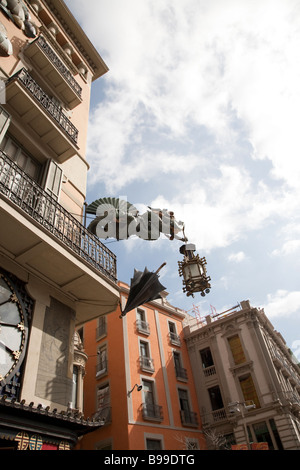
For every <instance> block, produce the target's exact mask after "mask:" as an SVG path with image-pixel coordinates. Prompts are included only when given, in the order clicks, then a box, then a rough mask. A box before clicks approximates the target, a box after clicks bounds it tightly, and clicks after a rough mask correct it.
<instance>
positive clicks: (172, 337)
mask: <svg viewBox="0 0 300 470" xmlns="http://www.w3.org/2000/svg"><path fill="white" fill-rule="evenodd" d="M169 339H170V343H171V344H173V345H174V346H181V341H180V337H179V335H178V334H177V333H174V332H172V331H170V332H169Z"/></svg>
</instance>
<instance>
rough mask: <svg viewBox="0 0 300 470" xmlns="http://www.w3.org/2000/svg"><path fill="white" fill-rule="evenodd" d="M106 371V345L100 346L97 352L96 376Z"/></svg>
mask: <svg viewBox="0 0 300 470" xmlns="http://www.w3.org/2000/svg"><path fill="white" fill-rule="evenodd" d="M106 372H107V348H106V345H104V346H101V347H100V348H99V349H98V352H97V366H96V377H99V376H101V375H103V374H105V373H106Z"/></svg>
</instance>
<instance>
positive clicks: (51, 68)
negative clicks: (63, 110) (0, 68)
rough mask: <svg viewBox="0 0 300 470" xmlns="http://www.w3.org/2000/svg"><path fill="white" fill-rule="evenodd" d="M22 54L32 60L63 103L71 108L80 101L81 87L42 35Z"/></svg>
mask: <svg viewBox="0 0 300 470" xmlns="http://www.w3.org/2000/svg"><path fill="white" fill-rule="evenodd" d="M24 55H25V56H26V57H28V58H30V60H31V61H32V63H33V65H34V68H35V69H36V70H38V71H39V72H40V73H41V75H42V76H43V78H44V79H45V80H46V82H47V83H48V84H49V85H50V86H51V87H52V88H53V89H55V92H56V93H57V95H58V96H59V97H60V99H61V101H62V102H63V103H66V105H67V106H68V107H69V108H70V109H73V108H74V107H75V106H77V105H78V104H80V103H81V102H82V99H81V94H82V88H81V87H80V85H79V84H78V83H77V81H76V80H75V78H74V76H73V74H72V73H71V72H70V70H69V68H68V67H67V66H66V65H65V64H64V62H63V60H62V59H61V58H60V57H59V56H58V54H57V53H56V52H55V51H54V50H53V48H52V47H51V46H50V44H49V43H48V42H47V40H46V39H45V38H44V37H43V36H39V37H38V38H37V39H35V40H34V41H33V42H31V43H30V44H28V45H27V46H26V48H25V49H24Z"/></svg>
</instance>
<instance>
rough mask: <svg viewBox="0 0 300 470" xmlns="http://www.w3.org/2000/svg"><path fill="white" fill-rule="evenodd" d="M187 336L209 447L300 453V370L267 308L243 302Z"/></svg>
mask: <svg viewBox="0 0 300 470" xmlns="http://www.w3.org/2000/svg"><path fill="white" fill-rule="evenodd" d="M184 334H185V339H186V342H187V347H188V351H189V356H190V360H191V365H192V370H193V376H194V381H195V386H196V390H197V396H198V403H199V408H200V414H201V419H202V423H203V429H204V432H205V434H206V437H207V442H208V448H211V449H214V448H217V449H222V448H237V447H238V448H248V449H252V448H258V447H259V446H260V445H262V443H267V447H268V448H269V449H274V450H296V449H300V414H299V413H300V395H299V392H300V367H299V364H297V361H296V359H295V358H294V357H293V355H292V354H291V352H290V350H289V349H288V348H287V346H286V344H285V341H284V339H283V338H282V336H281V335H280V334H279V333H278V332H277V331H276V330H275V329H274V327H273V325H272V324H271V322H270V321H269V320H268V318H267V316H266V314H265V313H264V311H263V310H262V309H257V308H254V307H251V305H250V302H249V301H243V302H241V303H240V305H238V306H236V307H234V308H233V309H231V310H230V311H227V312H226V313H224V314H220V315H215V316H207V317H206V318H205V319H204V320H203V319H197V318H193V319H192V318H190V319H188V320H187V324H186V326H185V329H184ZM232 445H233V446H235V447H231V446H232ZM236 446H237V447H236Z"/></svg>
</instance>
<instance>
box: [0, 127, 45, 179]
mask: <svg viewBox="0 0 300 470" xmlns="http://www.w3.org/2000/svg"><path fill="white" fill-rule="evenodd" d="M1 149H2V150H3V151H4V152H5V153H6V154H7V155H8V156H9V157H10V158H11V159H12V160H13V161H14V162H15V163H16V164H17V165H18V166H19V167H20V168H21V169H22V170H24V172H25V173H26V174H27V175H28V176H30V177H31V178H32V179H34V180H35V181H38V180H39V177H40V173H41V165H40V163H38V162H37V161H36V160H34V158H32V157H31V156H30V155H29V154H28V153H27V152H26V151H25V150H24V149H23V148H22V146H21V144H19V143H18V142H17V141H15V140H14V139H12V138H11V137H10V136H9V135H8V134H6V135H5V136H4V138H3V140H2V143H1Z"/></svg>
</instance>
